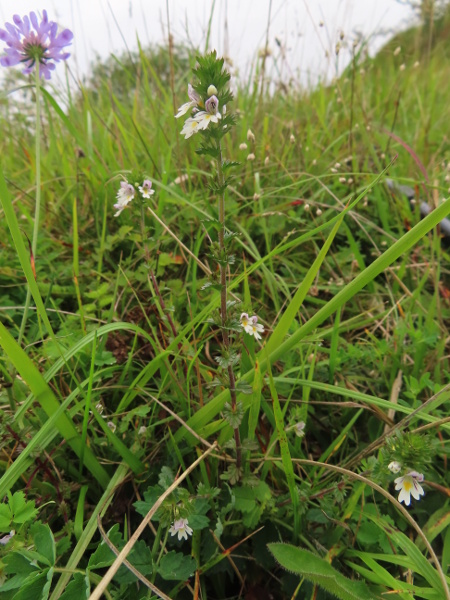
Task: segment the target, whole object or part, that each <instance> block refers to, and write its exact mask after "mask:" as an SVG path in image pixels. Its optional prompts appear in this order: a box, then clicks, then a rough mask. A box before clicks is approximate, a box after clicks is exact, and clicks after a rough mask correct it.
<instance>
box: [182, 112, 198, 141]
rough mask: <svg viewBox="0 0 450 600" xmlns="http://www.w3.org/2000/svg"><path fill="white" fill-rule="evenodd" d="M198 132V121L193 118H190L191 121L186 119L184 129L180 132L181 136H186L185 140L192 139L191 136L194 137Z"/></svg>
mask: <svg viewBox="0 0 450 600" xmlns="http://www.w3.org/2000/svg"><path fill="white" fill-rule="evenodd" d="M198 114H200V113H198ZM197 131H198V121H196V120H195V119H193V118H192V117H189V119H186V121H185V122H184V125H183V129H182V130H181V131H180V133H181V135H184V139H185V140H187V139H188V138H190V137H191V135H194V133H196V132H197Z"/></svg>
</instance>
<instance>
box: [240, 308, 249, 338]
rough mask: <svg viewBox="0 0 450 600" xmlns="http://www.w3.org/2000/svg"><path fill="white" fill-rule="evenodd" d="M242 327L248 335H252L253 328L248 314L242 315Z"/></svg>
mask: <svg viewBox="0 0 450 600" xmlns="http://www.w3.org/2000/svg"><path fill="white" fill-rule="evenodd" d="M241 325H242V327H243V328H244V331H246V332H247V333H249V334H250V335H251V332H252V328H251V325H250V317H249V316H248V314H247V313H242V315H241Z"/></svg>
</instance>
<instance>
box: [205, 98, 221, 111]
mask: <svg viewBox="0 0 450 600" xmlns="http://www.w3.org/2000/svg"><path fill="white" fill-rule="evenodd" d="M205 109H206V112H208V113H209V114H210V115H216V114H217V111H218V110H219V100H218V99H217V96H211V98H208V100H207V101H206V102H205Z"/></svg>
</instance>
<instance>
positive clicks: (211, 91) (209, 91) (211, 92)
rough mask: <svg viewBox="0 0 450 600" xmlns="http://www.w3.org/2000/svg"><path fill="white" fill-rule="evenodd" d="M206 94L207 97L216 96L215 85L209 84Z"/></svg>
mask: <svg viewBox="0 0 450 600" xmlns="http://www.w3.org/2000/svg"><path fill="white" fill-rule="evenodd" d="M206 93H207V94H208V96H217V88H216V86H215V85H213V84H211V85H210V86H209V88H208V89H207V91H206Z"/></svg>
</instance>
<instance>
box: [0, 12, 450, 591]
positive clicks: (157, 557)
mask: <svg viewBox="0 0 450 600" xmlns="http://www.w3.org/2000/svg"><path fill="white" fill-rule="evenodd" d="M449 28H450V18H449V13H448V12H447V13H445V14H444V15H443V16H442V17H440V19H439V20H437V21H432V20H429V21H427V22H426V23H425V26H424V29H417V30H410V31H408V32H404V33H402V34H399V35H397V36H396V37H395V38H394V39H393V40H391V41H390V42H389V43H388V44H387V45H386V46H385V48H384V49H383V50H382V51H381V52H380V53H379V54H378V55H377V56H376V57H375V58H373V59H372V58H368V57H367V56H366V55H365V49H364V44H363V45H359V46H356V47H355V48H354V59H353V61H352V63H351V64H350V65H349V66H348V68H347V69H346V71H345V73H344V74H343V75H342V77H340V78H339V79H338V80H337V81H335V82H333V84H331V85H320V86H318V87H317V88H315V89H314V90H312V91H304V90H300V89H298V87H297V86H296V85H295V83H292V82H283V85H281V84H280V85H279V86H278V87H277V88H276V89H275V86H276V85H277V84H276V83H274V84H273V85H274V89H275V91H273V90H272V91H271V93H269V91H268V90H266V89H261V79H262V77H263V75H264V67H263V66H262V64H263V63H262V60H263V59H259V61H261V62H258V65H257V68H256V70H255V76H254V79H253V80H252V81H250V82H247V83H245V84H243V83H242V82H241V83H240V82H239V81H237V80H236V79H234V78H233V77H232V79H231V86H232V89H233V91H234V99H233V100H230V98H229V97H227V96H226V93H225V91H224V90H226V86H227V82H226V81H225V80H223V81H222V80H221V81H220V82H218V81H217V80H216V81H214V82H211V83H214V84H215V85H216V86H217V87H218V89H219V91H218V96H219V99H222V98H226V101H225V102H226V104H227V112H226V116H225V115H224V117H223V119H224V120H223V121H222V123H223V122H225V123H226V124H227V125H228V127H229V131H228V132H227V135H224V136H223V139H222V140H221V144H222V147H221V148H222V151H223V155H224V157H225V158H226V159H228V160H229V161H232V162H230V163H228V164H226V167H227V168H226V170H225V178H226V179H225V180H221V179H220V176H219V180H217V171H216V169H217V165H216V162H215V161H216V159H217V153H216V150H215V148H216V147H215V146H214V143H215V142H216V141H217V139H218V138H217V139H216V137H217V136H216V137H214V135H213V134H212V133H211V134H210V131H209V130H208V132H207V134H206V136H205V137H203V138H201V136H200V134H198V133H196V134H195V135H194V136H192V137H191V138H190V139H188V140H185V139H184V137H183V136H180V130H181V127H182V123H180V120H181V121H182V120H184V119H180V120H176V119H175V118H174V114H175V113H176V111H177V108H178V107H179V106H180V105H181V104H183V103H184V102H186V101H188V98H187V97H186V90H187V86H188V83H189V82H194V79H195V77H194V76H193V74H192V69H193V68H195V62H196V56H197V54H196V53H195V52H191V51H187V49H186V48H184V47H182V46H180V47H178V46H175V47H171V48H169V49H165V48H152V49H149V50H143V49H140V51H139V52H138V53H136V54H135V55H129V54H127V55H125V56H122V57H119V58H117V57H114V58H111V59H110V61H108V62H107V63H105V64H98V65H97V66H95V67H94V70H93V76H92V78H91V79H90V81H89V82H88V83H86V85H85V86H84V87H78V88H77V89H70V90H67V97H65V98H62V97H60V96H59V95H58V94H57V93H56V92H55V91H54V90H53V89H52V87H51V85H45V86H44V89H43V91H42V97H41V123H42V138H41V145H40V151H41V182H42V183H41V197H42V206H41V223H40V227H39V229H38V232H37V233H38V237H37V252H36V255H35V256H32V255H31V240H32V237H33V228H34V216H33V215H34V210H35V192H36V185H35V181H36V165H37V162H36V154H35V149H34V145H35V139H34V131H35V123H34V116H33V115H34V114H35V112H34V99H33V97H32V95H31V96H30V89H31V90H33V89H34V88H33V87H32V86H33V84H34V78H33V76H31V77H32V78H31V80H28V78H26V77H25V76H23V75H21V74H18V73H15V72H14V73H13V72H12V71H11V72H9V73H8V78H7V88H8V89H12V88H13V87H17V86H18V85H19V86H21V85H23V86H25V87H23V88H22V91H15V92H14V93H11V94H9V95H7V96H3V97H2V99H1V105H0V121H1V127H2V131H3V136H2V138H1V139H0V145H1V154H0V156H1V170H2V173H3V174H2V176H1V177H0V200H1V208H0V228H1V238H0V240H1V242H0V243H1V250H2V251H1V253H0V283H1V288H0V295H1V301H0V346H1V348H2V350H3V353H2V355H0V378H1V379H0V381H1V383H0V411H1V419H0V500H1V502H2V503H1V504H0V596H1V598H2V599H3V598H4V599H5V600H21V599H23V600H33V599H34V598H36V599H37V598H42V599H44V598H45V599H46V598H50V600H56V599H57V598H61V599H62V600H71V599H74V600H78V599H79V598H88V597H89V594H90V593H91V594H92V597H93V599H94V598H96V597H97V598H99V597H100V591H103V593H104V596H103V597H105V598H108V599H120V600H126V599H128V598H133V599H136V600H137V599H139V598H148V599H150V598H157V597H161V598H172V599H177V600H178V599H179V600H184V599H188V598H195V599H197V598H202V599H204V600H206V599H210V600H212V599H225V598H239V597H245V598H248V599H252V598H258V599H261V600H264V599H265V598H269V597H273V598H275V599H276V600H281V599H285V598H286V599H287V598H308V599H310V598H311V599H312V598H314V599H317V600H326V599H328V598H334V597H337V598H356V597H358V598H361V599H362V598H401V599H410V600H413V599H414V598H424V599H430V600H433V599H436V600H442V599H443V598H450V592H449V588H448V585H449V583H450V579H449V578H448V576H447V571H448V565H449V562H450V527H449V523H450V508H449V496H450V491H449V489H450V480H449V475H448V469H447V460H448V458H447V456H448V451H449V447H448V441H449V432H450V423H449V418H448V416H447V415H448V408H447V407H448V400H449V398H450V384H449V373H450V369H449V364H448V359H449V355H450V345H449V340H450V338H449V333H448V331H449V329H448V326H449V320H450V276H449V269H448V264H449V262H448V260H449V254H448V247H449V245H448V238H447V239H445V238H444V237H443V236H441V235H440V232H439V228H438V227H437V225H438V223H439V222H440V221H441V220H442V219H443V218H444V217H446V216H447V215H448V214H449V213H450V199H448V197H449V186H450V140H449V131H448V123H449V122H450V105H449V102H448V94H447V89H448V81H449V80H450V63H449V61H448V57H449V52H450V51H449V45H448V35H447V33H446V32H448V30H449ZM398 48H400V49H399V50H398ZM209 60H211V61H212V59H211V57H210V58H209V59H204V62H203V63H202V64H201V67H202V68H204V69H207V68H208V69H210V73H211V77H213V76H214V75H213V74H214V73H215V71H214V69H215V68H216V67H214V66H211V65H212V62H213V61H212V62H211V63H209V62H208V61H209ZM225 66H226V65H225ZM58 68H61V67H58ZM197 76H198V80H199V81H200V84H201V88H202V89H203V88H205V92H206V83H207V80H205V79H204V77H203V78H202V76H201V73H200V74H199V73H197ZM219 84H220V85H219ZM29 85H30V86H31V87H27V86H29ZM221 94H222V95H221ZM208 95H210V93H209V92H208ZM219 109H222V105H220V106H219ZM233 114H235V116H236V118H235V119H233V116H232V115H233ZM188 116H189V113H187V114H186V117H188ZM186 117H185V118H186ZM225 119H227V120H226V121H225ZM234 121H235V123H234ZM211 131H213V130H212V129H211ZM219 137H222V136H221V135H219ZM205 139H206V142H205ZM201 143H203V144H204V145H203V150H202V151H201V152H196V149H198V148H199V146H200V144H201ZM205 143H206V145H205ZM207 143H209V144H210V145H209V146H208V144H207ZM244 145H245V147H244ZM234 162H235V163H237V164H233V163H234ZM145 178H149V179H150V180H151V181H152V184H153V189H154V190H155V194H154V195H152V196H150V198H148V200H146V201H145V203H143V204H142V206H143V210H142V211H141V210H137V212H136V211H135V210H129V207H127V209H126V210H124V211H123V212H122V213H121V214H120V215H119V216H117V217H116V218H114V213H115V209H114V208H113V205H114V204H115V203H116V202H117V198H116V195H117V191H118V189H119V186H120V182H121V181H123V180H124V179H127V180H128V181H129V182H131V183H133V184H134V182H142V181H143V179H145ZM387 179H391V180H393V181H394V183H395V184H396V185H400V184H403V185H405V184H406V185H408V186H410V187H411V188H413V189H414V190H415V194H416V202H415V204H414V203H413V204H410V203H409V201H408V200H407V198H406V197H404V196H403V195H402V194H401V193H399V192H393V190H392V189H391V188H390V187H388V185H387V183H386V180H387ZM224 189H226V193H225V198H226V202H225V206H226V209H225V223H226V227H227V231H228V233H233V234H236V235H233V236H231V235H229V236H227V237H226V243H224V244H225V246H226V248H227V249H228V248H230V251H229V253H228V250H227V249H224V248H225V246H224V245H223V244H221V242H220V239H219V238H220V227H221V215H220V210H219V209H218V202H217V196H220V195H221V193H222V192H223V190H224ZM419 199H420V200H425V201H428V202H429V203H430V205H432V206H433V207H434V210H433V211H432V212H431V213H430V214H429V215H428V216H427V217H425V218H424V219H422V220H421V217H420V209H419V206H420V202H419ZM138 202H139V200H138V199H137V198H135V199H133V201H132V203H131V206H132V207H133V208H135V207H136V206H139V204H138ZM232 255H233V256H232ZM30 257H31V258H32V259H33V260H30ZM34 268H35V273H36V275H35V276H34V271H33V269H34ZM222 270H224V272H225V273H226V275H227V277H226V280H227V287H228V291H227V293H228V296H227V299H228V304H227V310H229V311H230V312H229V314H230V315H231V316H230V318H229V320H228V321H225V320H224V319H223V318H221V314H222V315H223V310H222V313H220V311H219V307H220V306H221V301H222V302H223V298H221V291H222V289H223V288H222V287H221V279H220V272H221V271H222ZM28 288H29V289H30V293H31V305H30V310H29V312H28V316H27V319H26V327H25V330H24V335H23V338H22V339H21V343H20V344H19V343H18V340H19V339H20V329H21V323H22V320H23V313H24V306H25V303H26V296H27V290H28ZM234 303H235V304H234ZM222 308H223V304H222ZM242 312H246V313H248V314H249V315H250V314H257V315H258V317H259V322H262V323H263V325H264V329H265V331H264V333H263V334H262V340H261V341H258V340H255V339H254V337H252V336H251V335H248V334H244V333H243V331H242V328H241V327H240V325H239V314H240V313H242ZM233 315H234V317H233ZM236 315H237V316H236ZM232 317H233V318H234V320H233V318H232ZM224 331H228V332H229V333H230V332H231V333H230V339H231V341H230V344H229V346H227V345H226V343H225V342H224V335H223V332H224ZM218 357H219V359H218ZM229 366H231V367H232V369H234V373H235V376H236V385H235V387H233V385H232V382H233V378H228V377H224V376H223V373H222V371H223V372H228V371H227V370H228V367H229ZM230 387H231V395H230ZM234 390H235V392H234ZM233 394H235V396H236V400H237V401H236V402H235V403H234V404H233ZM230 396H231V398H230ZM303 423H304V426H303V425H302V424H303ZM236 432H237V433H236ZM393 462H395V463H399V466H398V468H399V471H398V473H394V470H395V466H394V467H392V463H393ZM390 467H391V468H390ZM411 471H414V472H416V473H417V476H416V475H415V476H413V480H414V481H413V482H412V483H413V484H415V485H418V486H419V488H423V491H424V492H425V494H424V495H422V494H420V495H419V496H418V497H412V498H411V503H410V504H409V506H406V507H405V506H404V503H402V504H400V503H399V501H398V499H397V498H398V494H399V491H400V489H397V491H396V490H395V484H394V479H396V478H398V477H403V476H405V475H406V476H407V474H408V473H409V472H411ZM418 474H423V476H424V480H423V481H422V479H421V478H420V477H418ZM405 481H407V480H404V481H403V484H402V485H403V486H405V485H406V483H405ZM400 483H402V482H400ZM397 487H398V488H400V484H399V485H398V486H397ZM408 497H409V495H408ZM399 499H401V498H399ZM180 521H182V523H181V525H180V528H181V529H180V528H179V529H178V530H177V528H176V527H175V526H176V524H177V522H178V523H179V522H180ZM186 521H187V522H188V524H189V527H190V528H191V529H192V535H191V533H190V532H189V531H188V530H186V531H184V529H185V527H184V526H185V524H186ZM174 527H175V530H174V529H173V528H174ZM11 531H14V535H12V536H11V537H10V538H9V537H8V535H7V534H10V532H11ZM177 532H178V535H171V533H174V534H175V533H177ZM183 533H184V534H185V535H184V537H183V535H182V534H183ZM119 552H120V554H119V558H118V559H116V555H117V554H118V553H119ZM111 565H113V568H112V569H109V568H110V567H111ZM108 569H109V570H108ZM106 584H107V585H106ZM97 586H98V587H97ZM105 587H106V589H104V588H105ZM96 588H97V590H98V592H95V591H94V590H95V589H96ZM96 593H97V594H98V595H97V596H96V595H95V594H96ZM269 594H271V595H272V596H270V595H269Z"/></svg>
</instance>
